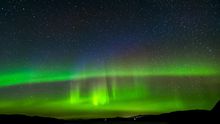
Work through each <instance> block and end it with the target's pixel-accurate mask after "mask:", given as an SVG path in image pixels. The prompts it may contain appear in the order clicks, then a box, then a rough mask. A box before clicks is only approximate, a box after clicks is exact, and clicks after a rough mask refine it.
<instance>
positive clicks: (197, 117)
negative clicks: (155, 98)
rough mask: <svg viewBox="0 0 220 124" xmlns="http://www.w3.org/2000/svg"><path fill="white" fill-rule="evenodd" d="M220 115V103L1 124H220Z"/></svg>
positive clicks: (12, 119)
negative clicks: (128, 114)
mask: <svg viewBox="0 0 220 124" xmlns="http://www.w3.org/2000/svg"><path fill="white" fill-rule="evenodd" d="M219 115H220V101H219V102H218V103H217V104H216V105H215V106H214V107H213V109H212V110H210V111H208V110H188V111H176V112H171V113H164V114H160V115H139V116H134V117H130V118H120V117H118V118H99V119H78V120H61V119H55V118H47V117H38V116H25V115H0V123H1V124H12V123H13V124H21V123H27V124H84V123H85V124H103V123H104V124H177V123H178V124H179V123H185V124H188V123H207V124H208V123H218V122H220V119H219Z"/></svg>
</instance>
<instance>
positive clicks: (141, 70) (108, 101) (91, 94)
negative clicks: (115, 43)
mask: <svg viewBox="0 0 220 124" xmlns="http://www.w3.org/2000/svg"><path fill="white" fill-rule="evenodd" d="M213 65H214V64H192V63H188V64H180V65H160V66H156V65H155V66H138V67H135V66H133V67H132V66H130V68H126V67H123V66H120V68H118V67H116V66H115V67H110V66H109V67H108V68H98V69H96V70H95V69H92V68H91V69H88V70H83V71H78V72H74V71H70V70H68V69H65V68H63V69H58V70H50V69H49V68H44V69H42V70H40V69H39V70H30V69H29V70H28V71H27V70H19V71H16V72H13V71H11V72H7V73H4V72H3V71H2V72H1V76H0V86H1V89H5V90H4V94H8V95H9V96H10V97H8V98H7V97H4V98H2V97H3V96H2V95H1V96H0V97H1V100H0V109H1V113H6V114H18V113H21V114H27V115H39V116H49V117H56V118H64V119H65V118H96V117H115V116H123V117H127V116H132V115H137V114H158V113H163V112H170V111H175V110H187V109H211V107H212V106H213V105H214V104H215V102H216V101H217V100H218V99H219V94H220V91H219V90H218V89H219V80H220V79H219V74H220V72H219V69H218V68H217V67H215V66H213ZM122 67H123V68H122ZM58 84H64V86H68V89H65V90H66V91H65V90H61V91H62V93H61V94H59V93H56V92H57V91H56V90H59V88H60V89H62V87H64V86H62V85H59V87H57V89H56V88H55V90H53V92H52V93H51V92H49V93H48V91H46V90H51V89H53V85H58ZM192 84H193V85H192ZM45 85H47V87H45ZM20 86H22V87H23V88H22V89H28V88H30V87H32V88H33V89H34V87H36V86H37V87H40V88H39V89H41V90H39V89H37V90H34V91H22V92H21V91H20V90H19V87H20ZM7 88H9V89H10V88H14V90H17V92H16V91H14V92H15V93H5V92H8V91H11V90H7ZM42 89H43V90H42ZM40 91H44V92H42V93H40ZM2 92H3V91H2ZM19 93H20V94H19ZM17 94H19V95H17ZM25 94H28V96H27V95H25ZM30 96H31V97H30ZM10 98H11V99H10Z"/></svg>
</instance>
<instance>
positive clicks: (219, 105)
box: [212, 101, 220, 114]
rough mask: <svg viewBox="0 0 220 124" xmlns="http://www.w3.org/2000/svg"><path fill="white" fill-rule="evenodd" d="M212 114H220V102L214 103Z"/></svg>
mask: <svg viewBox="0 0 220 124" xmlns="http://www.w3.org/2000/svg"><path fill="white" fill-rule="evenodd" d="M212 112H216V113H219V114H220V101H218V102H217V103H216V105H215V106H214V108H213V109H212Z"/></svg>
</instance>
